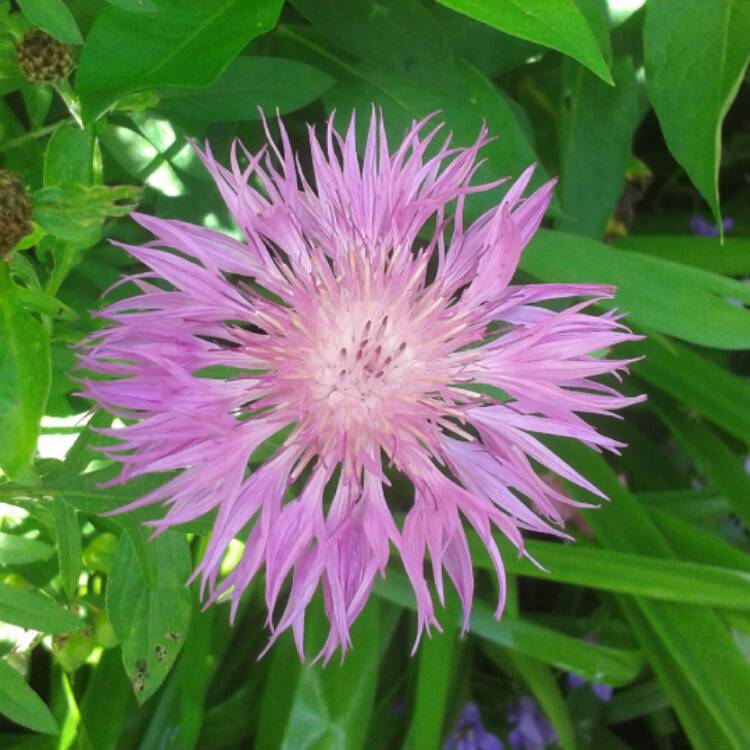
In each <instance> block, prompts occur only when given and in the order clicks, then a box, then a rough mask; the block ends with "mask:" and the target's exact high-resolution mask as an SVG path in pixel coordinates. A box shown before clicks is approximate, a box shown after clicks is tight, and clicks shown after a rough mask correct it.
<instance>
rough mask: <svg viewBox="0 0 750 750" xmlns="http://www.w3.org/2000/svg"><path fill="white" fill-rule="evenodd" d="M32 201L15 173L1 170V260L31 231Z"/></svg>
mask: <svg viewBox="0 0 750 750" xmlns="http://www.w3.org/2000/svg"><path fill="white" fill-rule="evenodd" d="M30 219H31V201H30V200H29V196H28V194H27V193H26V190H25V189H24V187H23V183H22V182H21V179H20V178H19V176H18V175H17V174H16V173H15V172H9V171H8V170H7V169H0V258H2V257H4V256H5V255H6V253H8V251H9V250H11V249H12V248H13V247H14V246H15V244H16V243H17V242H18V240H20V239H21V238H22V237H25V236H26V235H27V234H28V233H29V232H30V231H31V221H30Z"/></svg>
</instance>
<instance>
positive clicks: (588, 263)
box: [520, 229, 750, 349]
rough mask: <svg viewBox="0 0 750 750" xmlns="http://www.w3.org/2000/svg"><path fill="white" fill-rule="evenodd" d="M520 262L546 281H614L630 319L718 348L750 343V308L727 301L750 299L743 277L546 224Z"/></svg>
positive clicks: (616, 303)
mask: <svg viewBox="0 0 750 750" xmlns="http://www.w3.org/2000/svg"><path fill="white" fill-rule="evenodd" d="M520 266H521V268H522V269H523V270H524V271H526V272H528V273H530V274H532V276H536V277H537V278H538V279H540V280H541V281H549V282H552V281H554V282H556V283H559V282H581V283H603V284H614V285H615V286H616V287H617V294H616V296H615V299H614V301H613V302H612V303H610V302H608V303H607V304H608V305H610V306H616V307H618V308H619V309H621V310H623V311H624V312H626V313H627V314H628V318H627V319H628V322H630V323H635V324H637V325H641V326H645V327H648V328H651V329H654V330H657V331H661V332H663V333H668V334H670V335H672V336H677V337H679V338H681V339H684V340H685V341H690V342H692V343H695V344H702V345H703V346H712V347H716V348H717V349H746V348H748V347H749V346H750V311H748V310H745V309H742V308H738V307H736V306H735V305H732V304H730V303H729V302H727V301H726V297H736V298H737V299H741V300H747V301H748V302H750V287H748V286H747V285H745V284H742V283H741V282H739V281H734V280H732V279H726V278H724V277H723V276H718V275H716V274H712V273H709V272H707V271H702V270H701V269H699V268H694V267H691V266H683V265H681V264H678V263H673V262H671V261H667V260H662V259H660V258H655V257H653V256H649V255H644V254H642V253H634V252H631V251H629V250H622V249H613V248H611V247H609V246H608V245H604V244H602V243H599V242H594V241H593V240H589V239H585V238H583V237H578V236H575V235H569V234H565V233H562V232H551V231H549V230H545V229H542V230H539V231H538V232H537V233H536V235H535V237H534V239H533V240H532V242H531V243H530V245H529V246H528V247H527V248H526V250H525V251H524V253H523V255H522V256H521V264H520ZM667 297H668V298H669V304H668V305H665V304H664V299H665V298H667ZM635 348H636V349H638V348H639V346H636V347H635Z"/></svg>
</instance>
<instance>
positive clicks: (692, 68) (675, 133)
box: [643, 0, 750, 222]
mask: <svg viewBox="0 0 750 750" xmlns="http://www.w3.org/2000/svg"><path fill="white" fill-rule="evenodd" d="M643 38H644V47H645V49H644V52H645V58H646V84H647V87H648V93H649V98H650V99H651V103H652V104H653V106H654V110H655V111H656V115H657V117H658V118H659V124H660V125H661V129H662V132H663V133H664V138H665V139H666V141H667V145H668V146H669V150H670V151H671V152H672V154H674V157H675V159H677V161H678V162H679V163H680V164H681V165H682V167H684V169H685V171H686V172H687V173H688V175H689V176H690V179H691V180H692V181H693V184H694V185H695V186H696V187H697V188H698V190H699V191H700V193H701V195H702V196H703V197H704V198H705V199H706V201H707V203H708V205H709V206H710V207H711V210H712V211H713V214H714V216H715V217H716V220H717V222H718V221H719V186H718V174H719V162H720V160H721V125H722V122H723V120H724V116H725V115H726V113H727V110H728V109H729V107H730V105H731V103H732V101H733V99H734V97H735V95H736V94H737V90H738V88H739V86H740V83H741V81H742V79H743V76H744V74H745V68H746V67H747V62H748V57H749V56H750V5H749V4H748V3H747V2H745V1H744V0H711V2H705V0H649V2H648V4H647V6H646V23H645V27H644V32H643Z"/></svg>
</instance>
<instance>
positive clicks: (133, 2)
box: [107, 0, 159, 13]
mask: <svg viewBox="0 0 750 750" xmlns="http://www.w3.org/2000/svg"><path fill="white" fill-rule="evenodd" d="M107 2H108V3H109V4H110V5H114V6H115V7H116V8H122V9H123V10H128V11H130V12H131V13H156V11H157V10H159V6H158V5H157V4H156V1H155V0H107Z"/></svg>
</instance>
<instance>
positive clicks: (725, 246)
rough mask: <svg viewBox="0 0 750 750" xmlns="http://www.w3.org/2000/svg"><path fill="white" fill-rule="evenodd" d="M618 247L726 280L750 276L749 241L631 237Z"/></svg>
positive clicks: (678, 236) (671, 236) (669, 236)
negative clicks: (729, 277) (727, 278)
mask: <svg viewBox="0 0 750 750" xmlns="http://www.w3.org/2000/svg"><path fill="white" fill-rule="evenodd" d="M617 246H618V247H624V248H627V249H628V250H635V251H636V252H639V253H643V254H644V255H654V256H657V257H659V258H663V259H664V260H671V261H673V262H675V263H683V264H685V265H687V266H697V267H698V268H702V269H703V270H704V271H711V272H713V273H719V274H724V275H726V276H741V275H749V274H750V238H748V237H725V238H724V242H723V243H721V242H719V239H718V238H711V237H685V236H684V235H667V234H631V235H628V236H627V237H623V238H622V239H620V240H618V241H617Z"/></svg>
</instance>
